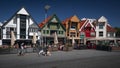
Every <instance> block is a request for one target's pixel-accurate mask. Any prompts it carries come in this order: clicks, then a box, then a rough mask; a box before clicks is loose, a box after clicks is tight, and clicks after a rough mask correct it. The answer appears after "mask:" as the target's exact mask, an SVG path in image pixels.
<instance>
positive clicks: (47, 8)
mask: <svg viewBox="0 0 120 68" xmlns="http://www.w3.org/2000/svg"><path fill="white" fill-rule="evenodd" d="M49 8H50V6H49V5H45V7H44V10H45V22H46V18H47V12H48V10H49ZM45 32H46V31H45ZM45 45H47V42H46V36H45Z"/></svg>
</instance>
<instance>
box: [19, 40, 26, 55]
mask: <svg viewBox="0 0 120 68" xmlns="http://www.w3.org/2000/svg"><path fill="white" fill-rule="evenodd" d="M18 46H19V51H18V56H23V55H24V46H25V44H24V43H23V42H22V43H20V42H19V43H18Z"/></svg>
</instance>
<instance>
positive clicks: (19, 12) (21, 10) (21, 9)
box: [2, 7, 38, 27]
mask: <svg viewBox="0 0 120 68" xmlns="http://www.w3.org/2000/svg"><path fill="white" fill-rule="evenodd" d="M24 12H25V13H24ZM16 14H23V15H29V16H30V18H31V19H32V20H33V21H34V22H35V24H36V25H38V24H37V23H36V21H35V20H34V19H33V18H32V16H31V15H30V13H29V12H28V11H27V10H26V8H25V7H21V8H20V9H19V10H18V11H16V12H15V13H14V15H13V16H12V17H11V18H10V19H8V20H7V21H6V22H4V23H3V26H2V27H4V26H5V25H6V24H7V23H9V21H10V20H11V19H12V18H13V17H14V16H15V15H16Z"/></svg>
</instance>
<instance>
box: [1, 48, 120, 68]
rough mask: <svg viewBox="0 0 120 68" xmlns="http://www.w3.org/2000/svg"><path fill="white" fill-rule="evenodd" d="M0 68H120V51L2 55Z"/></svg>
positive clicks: (74, 51)
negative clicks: (48, 54)
mask: <svg viewBox="0 0 120 68" xmlns="http://www.w3.org/2000/svg"><path fill="white" fill-rule="evenodd" d="M0 68H120V51H113V52H108V51H98V50H73V51H69V52H65V51H55V52H52V56H42V55H40V56H38V55H37V53H27V54H26V55H25V56H17V54H6V55H0Z"/></svg>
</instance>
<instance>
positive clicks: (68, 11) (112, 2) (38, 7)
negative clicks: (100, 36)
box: [0, 0, 120, 27]
mask: <svg viewBox="0 0 120 68" xmlns="http://www.w3.org/2000/svg"><path fill="white" fill-rule="evenodd" d="M45 5H50V6H51V8H50V9H49V10H48V16H49V15H52V14H56V15H57V16H58V17H59V19H60V20H61V21H62V20H64V19H66V18H68V17H70V16H73V15H77V16H78V17H79V18H80V19H82V18H93V19H99V18H100V17H101V16H105V17H106V18H107V19H108V22H109V24H110V25H111V26H113V27H120V2H119V0H0V22H3V21H5V20H8V19H10V17H12V15H13V14H14V13H15V12H16V11H18V10H19V9H20V8H21V7H23V6H24V7H25V8H26V9H27V11H28V12H29V13H30V14H31V16H32V17H33V19H34V20H35V21H36V22H37V23H40V22H42V21H43V19H44V18H45V11H44V6H45Z"/></svg>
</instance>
